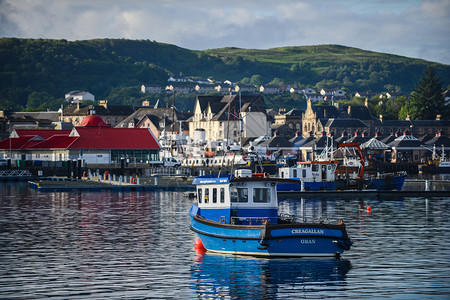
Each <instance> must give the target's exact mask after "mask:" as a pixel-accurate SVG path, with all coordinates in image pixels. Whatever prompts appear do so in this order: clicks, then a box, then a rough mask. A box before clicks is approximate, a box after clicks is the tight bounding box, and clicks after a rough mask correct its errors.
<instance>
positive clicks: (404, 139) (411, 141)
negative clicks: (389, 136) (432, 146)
mask: <svg viewBox="0 0 450 300" xmlns="http://www.w3.org/2000/svg"><path fill="white" fill-rule="evenodd" d="M422 145H423V143H422V142H421V141H419V140H418V139H417V138H416V137H414V136H412V135H409V134H405V135H401V136H399V137H397V138H395V140H393V141H392V142H390V143H389V144H388V146H390V147H392V148H397V149H413V148H416V149H422V148H421V146H422Z"/></svg>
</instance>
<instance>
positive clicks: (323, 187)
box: [277, 178, 337, 192]
mask: <svg viewBox="0 0 450 300" xmlns="http://www.w3.org/2000/svg"><path fill="white" fill-rule="evenodd" d="M293 180H297V181H298V182H292V183H279V184H277V192H299V191H301V190H302V184H301V180H300V179H298V178H293ZM303 189H304V190H305V191H335V190H336V189H337V182H336V181H323V182H308V181H303Z"/></svg>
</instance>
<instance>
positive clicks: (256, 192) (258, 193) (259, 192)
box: [253, 188, 270, 203]
mask: <svg viewBox="0 0 450 300" xmlns="http://www.w3.org/2000/svg"><path fill="white" fill-rule="evenodd" d="M253 202H254V203H269V202H270V189H268V188H255V189H253Z"/></svg>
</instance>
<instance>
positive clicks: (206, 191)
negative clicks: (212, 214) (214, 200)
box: [205, 189, 209, 203]
mask: <svg viewBox="0 0 450 300" xmlns="http://www.w3.org/2000/svg"><path fill="white" fill-rule="evenodd" d="M205 203H209V189H205Z"/></svg>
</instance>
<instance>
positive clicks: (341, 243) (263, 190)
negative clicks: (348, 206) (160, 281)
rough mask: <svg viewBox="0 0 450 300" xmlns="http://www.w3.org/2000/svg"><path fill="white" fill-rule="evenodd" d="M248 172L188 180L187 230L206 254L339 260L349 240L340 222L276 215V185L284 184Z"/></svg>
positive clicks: (347, 246)
mask: <svg viewBox="0 0 450 300" xmlns="http://www.w3.org/2000/svg"><path fill="white" fill-rule="evenodd" d="M289 181H290V180H288V179H276V178H271V177H269V176H266V174H264V173H258V174H255V173H253V174H252V172H251V170H245V169H241V170H235V174H233V175H231V174H219V175H206V176H199V177H196V178H194V180H193V184H194V185H195V186H196V192H197V197H196V200H195V202H194V203H193V204H192V207H191V209H190V211H189V215H190V217H191V230H193V231H194V232H195V233H197V235H198V237H199V244H201V246H202V247H204V249H206V250H207V251H211V252H219V253H228V254H238V255H251V256H262V257H303V256H313V257H316V256H317V257H321V256H324V257H339V256H340V254H342V253H343V252H344V251H345V250H349V249H350V247H351V245H352V241H351V240H350V238H349V237H348V235H347V231H346V227H345V224H344V222H343V221H342V220H336V222H331V221H330V220H316V221H312V220H305V219H303V218H298V217H295V216H289V215H283V216H282V215H278V199H277V191H276V185H277V184H278V183H280V182H289Z"/></svg>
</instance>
